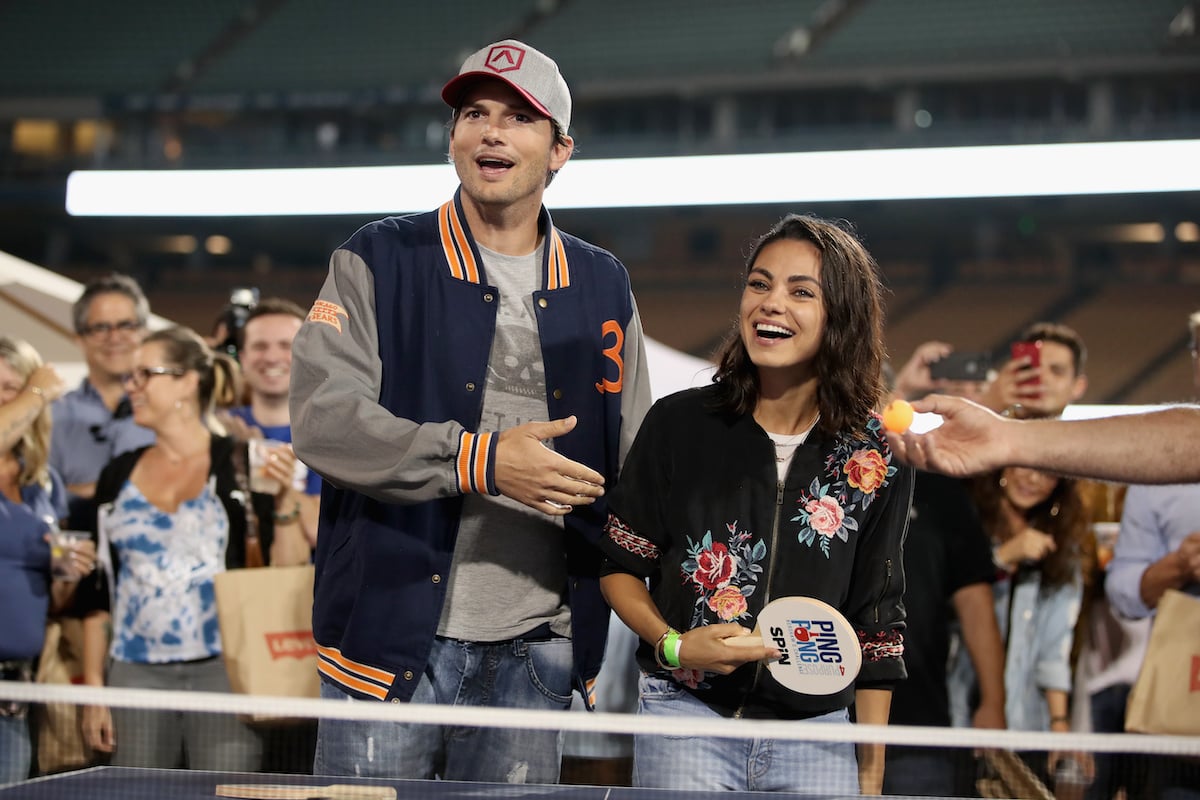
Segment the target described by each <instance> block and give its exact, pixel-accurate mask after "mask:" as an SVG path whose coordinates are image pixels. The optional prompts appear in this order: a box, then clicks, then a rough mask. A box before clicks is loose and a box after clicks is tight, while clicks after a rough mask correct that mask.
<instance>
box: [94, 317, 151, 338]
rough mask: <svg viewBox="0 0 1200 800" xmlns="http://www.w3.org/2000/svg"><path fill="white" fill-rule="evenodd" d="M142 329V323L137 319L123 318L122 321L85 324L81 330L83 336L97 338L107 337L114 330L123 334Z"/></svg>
mask: <svg viewBox="0 0 1200 800" xmlns="http://www.w3.org/2000/svg"><path fill="white" fill-rule="evenodd" d="M141 329H142V323H141V322H139V321H137V320H136V319H123V320H121V321H120V322H97V323H95V324H94V325H85V326H84V327H83V328H82V329H81V330H80V331H79V334H80V335H81V336H89V337H94V338H97V339H103V338H107V337H108V335H109V334H111V333H112V332H113V331H116V332H117V333H119V334H121V335H122V336H125V335H128V334H130V333H136V332H137V331H140V330H141Z"/></svg>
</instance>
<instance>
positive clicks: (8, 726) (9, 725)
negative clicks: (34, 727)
mask: <svg viewBox="0 0 1200 800" xmlns="http://www.w3.org/2000/svg"><path fill="white" fill-rule="evenodd" d="M32 755H33V748H32V746H31V745H30V742H29V720H28V719H26V718H25V717H0V786H3V785H4V784H6V783H16V782H17V781H23V780H25V779H26V778H28V777H29V762H30V760H31V759H32Z"/></svg>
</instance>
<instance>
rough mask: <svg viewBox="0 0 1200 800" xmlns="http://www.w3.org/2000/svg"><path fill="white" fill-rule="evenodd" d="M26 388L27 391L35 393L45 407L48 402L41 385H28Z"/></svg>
mask: <svg viewBox="0 0 1200 800" xmlns="http://www.w3.org/2000/svg"><path fill="white" fill-rule="evenodd" d="M26 388H27V389H29V391H31V392H33V393H34V394H35V395H37V399H38V400H41V401H42V408H45V407H46V403H48V402H50V401H49V400H47V399H46V393H45V392H43V391H42V387H40V386H28V387H26Z"/></svg>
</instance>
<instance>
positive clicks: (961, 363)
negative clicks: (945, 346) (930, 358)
mask: <svg viewBox="0 0 1200 800" xmlns="http://www.w3.org/2000/svg"><path fill="white" fill-rule="evenodd" d="M991 367H992V357H991V354H989V353H950V354H948V355H947V356H945V357H944V358H940V359H938V360H937V361H934V362H933V363H932V364H930V365H929V377H931V378H933V379H934V380H947V381H985V380H987V375H988V370H989V369H991Z"/></svg>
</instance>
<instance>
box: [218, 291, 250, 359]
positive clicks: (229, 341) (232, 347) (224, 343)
mask: <svg viewBox="0 0 1200 800" xmlns="http://www.w3.org/2000/svg"><path fill="white" fill-rule="evenodd" d="M256 305H258V289H257V288H255V287H251V286H239V287H237V288H236V289H234V290H233V291H231V292H230V293H229V304H228V305H227V306H225V307H224V308H223V309H221V314H220V316H218V317H217V322H216V324H215V325H214V326H213V333H214V334H215V335H216V336H218V337H223V338H221V339H220V340H219V341H218V342H217V344H216V345H215V346H214V348H213V349H215V350H216V351H217V352H219V353H225V354H226V355H229V356H231V357H233V358H234V359H237V357H238V350H239V348H240V347H241V344H242V328H244V327H245V326H246V318H247V317H248V316H250V312H251V311H252V310H253V309H254V307H255V306H256Z"/></svg>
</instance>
